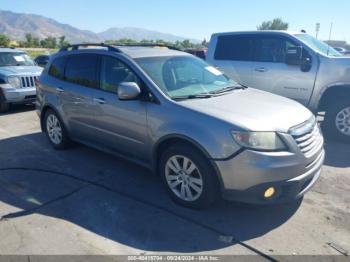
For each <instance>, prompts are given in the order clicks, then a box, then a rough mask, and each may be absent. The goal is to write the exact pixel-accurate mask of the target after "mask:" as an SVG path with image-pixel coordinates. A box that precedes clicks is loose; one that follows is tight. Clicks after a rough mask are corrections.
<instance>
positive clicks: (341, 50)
mask: <svg viewBox="0 0 350 262" xmlns="http://www.w3.org/2000/svg"><path fill="white" fill-rule="evenodd" d="M333 48H334V49H335V50H337V51H338V52H339V53H341V54H345V53H346V49H345V48H344V47H333Z"/></svg>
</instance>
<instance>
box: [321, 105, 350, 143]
mask: <svg viewBox="0 0 350 262" xmlns="http://www.w3.org/2000/svg"><path fill="white" fill-rule="evenodd" d="M324 132H325V134H326V135H327V137H329V138H331V139H336V140H340V141H343V142H350V100H346V99H343V100H340V101H337V102H336V103H333V104H332V105H330V106H329V108H328V110H327V112H326V116H325V120H324Z"/></svg>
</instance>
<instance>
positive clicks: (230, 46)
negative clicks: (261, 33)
mask: <svg viewBox="0 0 350 262" xmlns="http://www.w3.org/2000/svg"><path fill="white" fill-rule="evenodd" d="M253 50H254V43H253V38H252V37H251V36H235V35H223V36H219V37H218V42H217V46H216V50H215V55H214V56H215V59H217V60H238V61H251V60H252V58H253Z"/></svg>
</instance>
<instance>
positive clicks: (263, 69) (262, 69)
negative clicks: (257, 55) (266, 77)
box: [255, 67, 267, 73]
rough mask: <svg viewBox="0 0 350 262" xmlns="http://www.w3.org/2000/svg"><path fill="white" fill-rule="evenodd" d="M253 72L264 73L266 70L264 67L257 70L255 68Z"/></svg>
mask: <svg viewBox="0 0 350 262" xmlns="http://www.w3.org/2000/svg"><path fill="white" fill-rule="evenodd" d="M255 71H257V72H261V73H263V72H266V71H267V69H266V68H265V67H258V68H255Z"/></svg>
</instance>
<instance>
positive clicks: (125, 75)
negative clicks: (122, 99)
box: [100, 56, 140, 93]
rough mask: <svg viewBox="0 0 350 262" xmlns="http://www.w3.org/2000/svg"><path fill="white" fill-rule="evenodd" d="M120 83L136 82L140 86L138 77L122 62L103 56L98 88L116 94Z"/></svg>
mask: <svg viewBox="0 0 350 262" xmlns="http://www.w3.org/2000/svg"><path fill="white" fill-rule="evenodd" d="M122 82H136V83H138V84H140V81H139V80H138V77H137V76H136V75H135V74H134V72H133V71H131V69H130V68H129V67H128V66H127V65H125V64H124V63H123V62H121V61H119V60H118V59H116V58H113V57H109V56H103V57H102V63H101V80H100V88H101V89H102V90H105V91H109V92H113V93H116V92H117V90H118V86H119V84H120V83H122Z"/></svg>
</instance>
